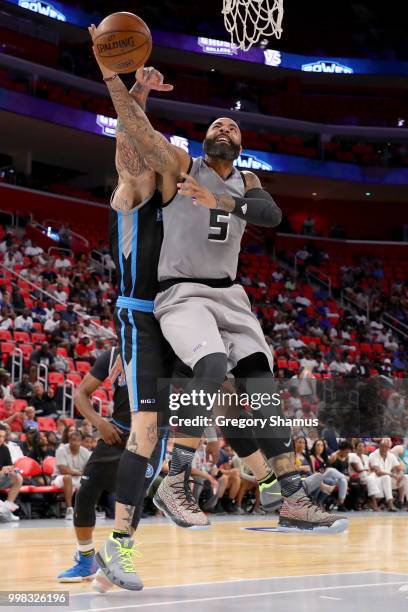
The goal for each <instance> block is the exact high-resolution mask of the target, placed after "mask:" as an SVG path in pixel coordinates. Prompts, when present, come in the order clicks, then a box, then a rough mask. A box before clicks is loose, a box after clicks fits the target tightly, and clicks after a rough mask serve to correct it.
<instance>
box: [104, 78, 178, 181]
mask: <svg viewBox="0 0 408 612" xmlns="http://www.w3.org/2000/svg"><path fill="white" fill-rule="evenodd" d="M107 86H108V89H109V93H110V95H111V98H112V102H113V105H114V107H115V110H116V113H117V115H118V118H119V119H120V121H121V123H122V124H123V127H124V129H125V130H126V133H127V135H128V136H129V137H130V138H131V140H132V141H133V142H134V143H135V145H136V146H137V149H138V150H139V151H140V153H141V155H142V156H143V158H144V160H145V161H146V163H147V164H148V165H149V166H151V167H152V168H153V169H154V170H155V171H156V172H158V173H159V174H163V173H165V172H172V171H173V172H175V173H176V172H177V171H178V158H177V154H176V152H175V150H174V148H173V147H172V145H171V144H170V143H169V142H168V141H167V140H166V138H165V137H164V136H163V135H162V134H160V133H159V132H157V131H156V130H155V129H154V128H153V126H152V125H151V123H150V121H149V120H148V118H147V117H146V114H145V113H144V111H143V110H142V109H141V108H140V106H139V105H138V103H137V102H136V101H135V100H134V99H133V97H132V95H131V94H130V93H129V92H128V90H127V89H126V86H125V85H124V83H123V82H122V81H121V80H120V79H119V78H116V79H114V80H113V81H109V82H108V83H107Z"/></svg>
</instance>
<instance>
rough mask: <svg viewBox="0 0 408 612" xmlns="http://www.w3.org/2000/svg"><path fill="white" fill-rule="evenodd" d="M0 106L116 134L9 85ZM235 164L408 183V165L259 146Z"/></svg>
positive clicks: (197, 147) (184, 144) (195, 148)
mask: <svg viewBox="0 0 408 612" xmlns="http://www.w3.org/2000/svg"><path fill="white" fill-rule="evenodd" d="M0 110H4V111H9V112H12V113H18V114H20V115H25V116H27V117H32V118H33V119H39V120H42V121H47V122H50V123H55V124H57V125H63V126H66V127H70V128H73V129H77V130H81V131H84V132H90V133H92V134H97V135H99V136H105V137H108V138H113V137H115V132H116V119H114V118H113V117H108V116H106V115H95V114H94V113H89V112H87V111H83V110H79V109H76V108H70V109H69V113H68V112H67V107H66V106H63V105H61V104H57V103H56V102H49V101H48V100H42V99H39V98H34V97H33V96H29V95H26V94H22V93H19V92H15V91H10V90H8V89H1V88H0ZM166 136H167V137H168V138H169V140H170V142H171V143H172V144H174V145H176V146H178V147H181V148H183V149H184V150H185V151H187V152H188V153H189V154H190V155H191V156H192V157H198V156H199V155H201V154H202V143H201V142H198V141H196V140H189V139H187V138H184V137H182V136H177V135H172V134H166ZM244 144H245V143H244ZM259 145H260V147H261V146H262V137H260V138H259ZM235 165H236V166H237V167H238V168H240V169H241V170H254V171H262V172H286V173H289V174H297V175H303V176H321V177H326V178H332V179H337V180H348V181H353V182H357V183H369V184H373V183H374V184H383V185H384V184H388V185H408V168H369V167H363V166H358V165H357V164H346V163H339V162H332V161H322V160H316V159H308V158H303V157H296V156H295V155H281V154H278V153H271V152H269V151H262V150H253V149H244V150H243V151H242V153H241V155H240V156H239V158H238V159H237V160H236V163H235Z"/></svg>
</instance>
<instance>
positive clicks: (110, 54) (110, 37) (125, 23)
mask: <svg viewBox="0 0 408 612" xmlns="http://www.w3.org/2000/svg"><path fill="white" fill-rule="evenodd" d="M94 46H95V52H96V55H97V56H98V59H99V60H100V62H101V63H102V64H103V65H104V66H105V67H106V68H109V69H110V70H113V71H114V72H134V71H135V70H137V69H138V68H140V66H143V64H144V63H145V62H146V61H147V59H148V58H149V55H150V53H151V51H152V36H151V34H150V30H149V28H148V27H147V25H146V24H145V22H144V21H143V20H142V19H140V17H138V16H137V15H133V14H132V13H126V12H121V13H113V14H112V15H108V17H105V19H104V20H103V21H101V23H100V24H99V26H98V28H97V30H96V38H95V40H94Z"/></svg>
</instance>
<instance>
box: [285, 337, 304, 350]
mask: <svg viewBox="0 0 408 612" xmlns="http://www.w3.org/2000/svg"><path fill="white" fill-rule="evenodd" d="M288 346H289V347H290V348H291V349H298V348H302V347H303V346H306V344H305V343H304V342H303V340H301V339H300V338H289V340H288Z"/></svg>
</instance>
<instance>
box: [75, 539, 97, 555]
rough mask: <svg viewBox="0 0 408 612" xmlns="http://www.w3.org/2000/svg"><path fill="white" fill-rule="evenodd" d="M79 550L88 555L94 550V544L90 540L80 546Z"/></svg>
mask: <svg viewBox="0 0 408 612" xmlns="http://www.w3.org/2000/svg"><path fill="white" fill-rule="evenodd" d="M78 550H79V552H81V553H87V552H90V551H91V550H94V544H93V542H92V540H90V541H89V542H86V544H78Z"/></svg>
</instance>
